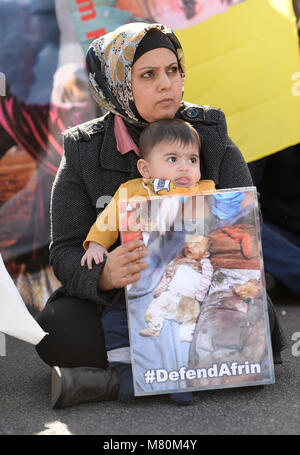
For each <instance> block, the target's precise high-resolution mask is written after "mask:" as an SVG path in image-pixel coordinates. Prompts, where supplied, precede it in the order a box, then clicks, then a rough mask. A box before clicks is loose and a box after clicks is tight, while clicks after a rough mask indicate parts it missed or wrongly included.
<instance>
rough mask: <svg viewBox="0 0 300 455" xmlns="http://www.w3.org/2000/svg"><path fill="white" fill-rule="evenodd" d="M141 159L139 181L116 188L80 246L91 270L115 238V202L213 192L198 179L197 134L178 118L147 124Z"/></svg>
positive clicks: (117, 221) (138, 163)
mask: <svg viewBox="0 0 300 455" xmlns="http://www.w3.org/2000/svg"><path fill="white" fill-rule="evenodd" d="M139 146H140V153H141V157H142V158H141V159H139V160H138V162H137V168H138V170H139V172H140V174H141V175H142V178H139V179H134V180H129V181H128V182H126V183H124V184H123V185H121V186H120V187H119V189H118V190H117V192H116V193H115V195H114V197H113V198H112V200H111V202H110V203H109V204H108V205H107V206H106V208H105V209H104V210H103V212H102V213H101V214H100V215H99V217H98V218H97V221H96V222H95V223H94V224H93V226H92V227H91V229H90V231H89V233H88V235H87V237H86V239H85V241H84V243H83V246H84V248H85V249H86V250H87V251H86V253H85V254H84V256H83V257H82V260H81V265H82V266H83V265H84V264H85V263H86V262H87V265H88V267H89V268H92V261H93V260H94V261H95V262H96V263H97V264H98V263H99V262H102V261H103V257H104V255H105V254H107V249H108V248H110V247H111V246H112V245H113V244H114V243H115V242H116V240H117V239H118V236H119V201H120V200H123V201H125V200H126V201H127V202H129V201H130V199H131V198H133V199H134V198H137V197H140V196H143V197H145V198H148V199H150V198H151V197H153V196H164V195H168V196H171V195H185V196H188V195H196V194H201V193H202V192H204V191H211V190H214V189H215V184H214V182H213V181H212V180H200V177H201V173H200V156H199V154H200V148H201V144H200V139H199V135H198V133H197V131H196V130H195V129H194V128H193V127H192V126H191V125H190V124H189V123H187V122H185V121H183V120H179V119H172V120H168V119H165V120H159V121H157V122H154V123H151V124H150V125H149V126H148V127H147V128H145V130H144V131H143V132H142V134H141V136H140V143H139Z"/></svg>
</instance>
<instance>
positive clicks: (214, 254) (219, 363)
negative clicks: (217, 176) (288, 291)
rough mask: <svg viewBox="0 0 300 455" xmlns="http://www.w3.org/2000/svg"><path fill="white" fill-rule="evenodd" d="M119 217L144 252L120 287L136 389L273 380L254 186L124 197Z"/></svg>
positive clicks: (125, 235) (148, 390)
mask: <svg viewBox="0 0 300 455" xmlns="http://www.w3.org/2000/svg"><path fill="white" fill-rule="evenodd" d="M191 207H193V209H192V211H191ZM133 214H134V216H133ZM120 219H122V220H123V221H122V226H121V237H122V242H126V239H127V238H128V239H130V238H131V237H132V235H133V232H134V235H138V236H139V238H143V240H144V248H147V249H148V252H149V254H148V257H147V262H148V263H149V266H148V268H147V269H146V270H145V271H144V272H142V276H141V278H140V280H138V281H137V282H136V283H134V284H133V285H130V286H127V290H126V297H127V310H128V322H129V335H130V346H131V357H132V367H133V377H134V387H135V394H136V395H147V394H160V393H169V392H174V391H182V392H184V391H188V390H202V389H210V388H212V389H213V388H223V387H240V386H247V385H257V384H270V383H273V382H274V372H273V362H272V352H271V349H270V337H269V325H268V318H267V309H266V294H265V288H264V273H263V262H262V256H261V248H260V232H259V227H258V226H259V224H258V213H257V199H256V190H255V188H247V189H243V190H241V191H239V190H222V191H216V192H210V194H205V195H199V196H180V197H179V196H173V197H156V198H154V199H152V200H149V201H143V202H141V201H139V202H136V203H135V202H134V201H132V200H131V201H130V206H129V207H128V203H120ZM126 219H127V220H128V221H129V222H128V224H127V225H126V223H125V222H124V220H126Z"/></svg>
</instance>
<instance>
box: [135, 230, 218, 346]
mask: <svg viewBox="0 0 300 455" xmlns="http://www.w3.org/2000/svg"><path fill="white" fill-rule="evenodd" d="M183 252H184V253H183V256H182V255H180V256H176V257H175V259H173V260H172V261H171V262H170V263H169V264H168V266H167V267H166V270H165V273H164V276H163V278H162V280H161V282H160V285H159V286H158V288H157V290H156V292H155V294H154V297H155V298H154V299H153V300H152V302H151V303H150V305H149V306H148V308H147V311H146V315H145V319H146V322H147V326H148V327H147V328H146V329H143V330H140V331H139V334H140V335H143V336H151V337H157V336H158V335H159V334H160V332H161V329H162V326H163V322H164V319H173V320H175V321H176V322H178V323H179V324H180V327H179V339H180V341H188V342H191V341H192V339H193V333H194V330H195V326H196V320H197V317H198V314H199V311H200V303H201V302H202V301H203V300H204V298H205V296H206V294H207V292H208V290H209V287H210V284H211V280H212V276H213V267H212V265H211V262H210V260H209V259H208V256H209V240H208V238H207V237H204V236H202V235H190V236H188V237H187V239H186V241H185V244H184V249H183ZM187 283H188V286H187Z"/></svg>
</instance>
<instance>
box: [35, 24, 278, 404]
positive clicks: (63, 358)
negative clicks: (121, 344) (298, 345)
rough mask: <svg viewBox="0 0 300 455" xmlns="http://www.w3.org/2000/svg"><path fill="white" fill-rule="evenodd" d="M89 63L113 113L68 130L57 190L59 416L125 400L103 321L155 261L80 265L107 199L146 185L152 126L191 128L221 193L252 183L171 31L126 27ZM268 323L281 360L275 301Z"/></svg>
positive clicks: (91, 53)
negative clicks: (64, 410)
mask: <svg viewBox="0 0 300 455" xmlns="http://www.w3.org/2000/svg"><path fill="white" fill-rule="evenodd" d="M86 62H87V70H88V75H89V80H90V82H91V90H92V94H93V96H94V99H95V100H96V102H97V103H98V104H99V105H100V106H101V107H103V108H104V109H106V110H108V111H109V113H108V114H107V115H106V116H104V117H103V118H101V119H96V120H93V121H90V122H87V123H85V124H82V125H79V126H78V127H74V128H72V129H70V130H67V131H66V132H65V135H64V150H65V153H64V156H63V158H62V161H61V165H60V168H59V171H58V173H57V176H56V179H55V182H54V186H53V192H52V201H51V245H50V260H51V264H52V266H53V269H54V272H55V274H56V276H57V278H58V279H59V280H60V282H61V283H62V285H63V287H62V288H61V289H59V290H58V291H57V292H56V293H55V294H54V295H53V296H51V297H50V299H49V301H48V302H47V305H46V307H45V309H44V310H43V311H42V312H41V314H40V316H39V319H38V322H39V323H40V325H41V327H42V328H43V329H44V330H45V331H47V332H49V336H47V337H45V338H44V339H43V340H42V341H41V343H40V344H39V345H38V346H37V351H38V353H39V355H40V357H41V358H42V359H43V360H44V361H45V362H46V363H48V364H49V365H50V366H53V367H54V366H55V367H56V368H54V369H53V389H52V390H53V396H52V405H53V406H54V407H56V408H58V407H66V406H70V405H72V404H76V403H79V402H88V401H97V400H103V399H114V398H116V397H117V396H118V390H119V376H118V373H117V372H116V371H115V370H114V369H111V368H106V367H107V356H106V348H105V343H104V337H103V329H102V325H101V313H102V311H103V309H105V308H107V307H110V306H112V305H125V296H124V286H126V285H128V284H130V283H133V282H135V281H136V280H138V279H139V277H140V275H141V271H142V270H144V269H145V268H146V267H147V263H146V262H140V263H139V262H136V260H138V259H141V258H143V257H145V255H146V254H147V253H146V252H145V251H139V250H137V249H136V247H137V242H136V241H135V242H130V243H128V244H126V245H120V244H119V243H118V244H115V245H114V247H113V249H112V251H111V252H110V254H109V255H108V257H107V259H106V261H105V262H103V263H101V264H98V265H95V266H94V267H93V269H92V270H89V269H88V267H85V268H82V267H81V265H80V259H81V257H82V255H83V253H84V250H83V247H82V243H83V240H84V239H85V237H86V235H87V233H88V230H89V227H90V226H91V225H92V224H93V223H94V221H95V219H96V217H97V215H98V214H99V212H100V211H101V209H103V207H104V204H105V203H107V202H108V201H109V196H113V194H114V193H115V192H116V190H117V188H118V187H119V186H120V185H121V184H122V183H124V182H126V181H128V180H131V179H134V178H138V177H140V174H139V173H138V171H137V167H136V162H137V160H138V159H139V156H138V155H139V151H138V145H137V144H138V140H139V135H140V133H141V131H142V130H143V129H144V128H145V126H146V125H147V124H148V123H152V122H154V121H156V120H159V119H163V118H174V117H176V118H182V119H184V120H186V121H188V122H190V123H191V124H193V126H194V128H196V130H197V131H198V133H199V134H200V135H201V138H202V149H201V176H202V178H203V179H209V180H213V181H214V182H215V184H216V188H236V187H243V186H251V185H252V180H251V176H250V173H249V171H248V167H247V164H246V163H245V161H244V159H243V157H242V155H241V153H240V152H239V150H238V148H237V147H236V146H235V144H234V143H233V142H232V141H231V139H230V138H229V137H228V135H227V128H226V121H225V117H224V114H223V113H222V112H221V111H220V110H218V109H210V108H207V107H206V109H205V112H204V109H202V108H201V107H199V106H197V105H191V104H187V103H185V102H182V94H183V81H184V76H185V66H184V57H183V51H182V48H181V46H180V43H179V42H178V40H177V38H176V36H175V35H174V34H173V33H172V32H171V31H170V30H169V29H168V28H166V27H164V26H163V25H160V24H143V23H133V24H126V25H124V26H122V27H119V28H118V29H116V30H115V31H114V32H112V33H108V34H107V35H104V36H102V37H100V38H98V39H96V40H95V41H94V42H93V43H92V44H91V46H90V48H89V50H88V53H87V59H86ZM204 114H205V115H204ZM269 315H270V326H271V331H272V343H273V350H274V357H275V358H276V357H278V358H280V351H281V350H282V349H283V346H284V337H283V335H282V333H281V329H280V327H279V324H278V320H277V317H276V313H275V310H274V308H273V306H272V303H271V301H269ZM122 323H123V322H122ZM123 330H124V331H127V325H126V324H125V326H123ZM110 349H113V346H110ZM58 367H61V368H58ZM181 395H183V394H181ZM175 398H176V397H175ZM192 401H193V400H187V401H186V403H187V404H189V403H190V402H192Z"/></svg>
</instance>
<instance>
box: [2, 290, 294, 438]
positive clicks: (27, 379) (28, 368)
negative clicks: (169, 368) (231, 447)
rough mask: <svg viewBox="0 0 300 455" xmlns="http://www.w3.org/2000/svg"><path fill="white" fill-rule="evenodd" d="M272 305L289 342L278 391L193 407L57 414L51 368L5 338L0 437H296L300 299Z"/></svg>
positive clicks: (221, 393) (202, 400)
mask: <svg viewBox="0 0 300 455" xmlns="http://www.w3.org/2000/svg"><path fill="white" fill-rule="evenodd" d="M273 301H274V303H275V306H276V309H277V312H278V315H279V318H280V322H281V324H282V327H283V329H284V331H285V334H286V336H287V339H288V341H289V342H290V346H289V347H288V348H287V349H286V350H285V351H283V354H282V357H283V364H281V365H275V378H276V382H275V384H272V385H266V386H264V387H263V388H257V387H243V388H234V389H223V390H210V391H201V392H198V393H197V394H196V404H195V406H189V407H180V406H177V405H175V404H173V403H171V402H170V401H168V398H167V396H164V395H160V396H157V397H153V396H150V397H149V396H148V397H143V398H138V399H136V400H135V401H134V402H133V403H131V404H129V405H121V404H120V403H118V401H113V402H107V401H106V402H102V403H92V404H83V405H80V406H76V407H73V408H67V409H62V410H55V411H54V410H53V409H51V406H50V382H51V370H50V368H49V367H48V366H47V365H45V364H44V363H43V362H42V361H41V360H40V358H39V357H38V355H37V353H36V351H35V348H34V347H33V346H32V345H30V344H28V343H25V342H22V341H20V340H17V339H15V338H12V337H8V336H6V356H5V357H0V371H1V377H0V390H1V395H0V434H1V435H106V436H109V435H153V436H159V435H169V436H176V435H177V436H178V435H186V436H189V437H190V439H192V436H193V435H197V436H199V435H293V434H297V435H299V434H300V343H299V347H298V349H297V345H295V343H296V341H293V340H292V336H293V334H295V333H296V332H299V336H300V298H295V297H293V296H291V295H290V294H288V293H287V292H285V291H281V292H280V293H279V294H277V295H276V296H275V297H274V296H273ZM294 336H295V335H294ZM293 345H294V348H292V346H293ZM294 354H299V355H298V356H296V355H294Z"/></svg>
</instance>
